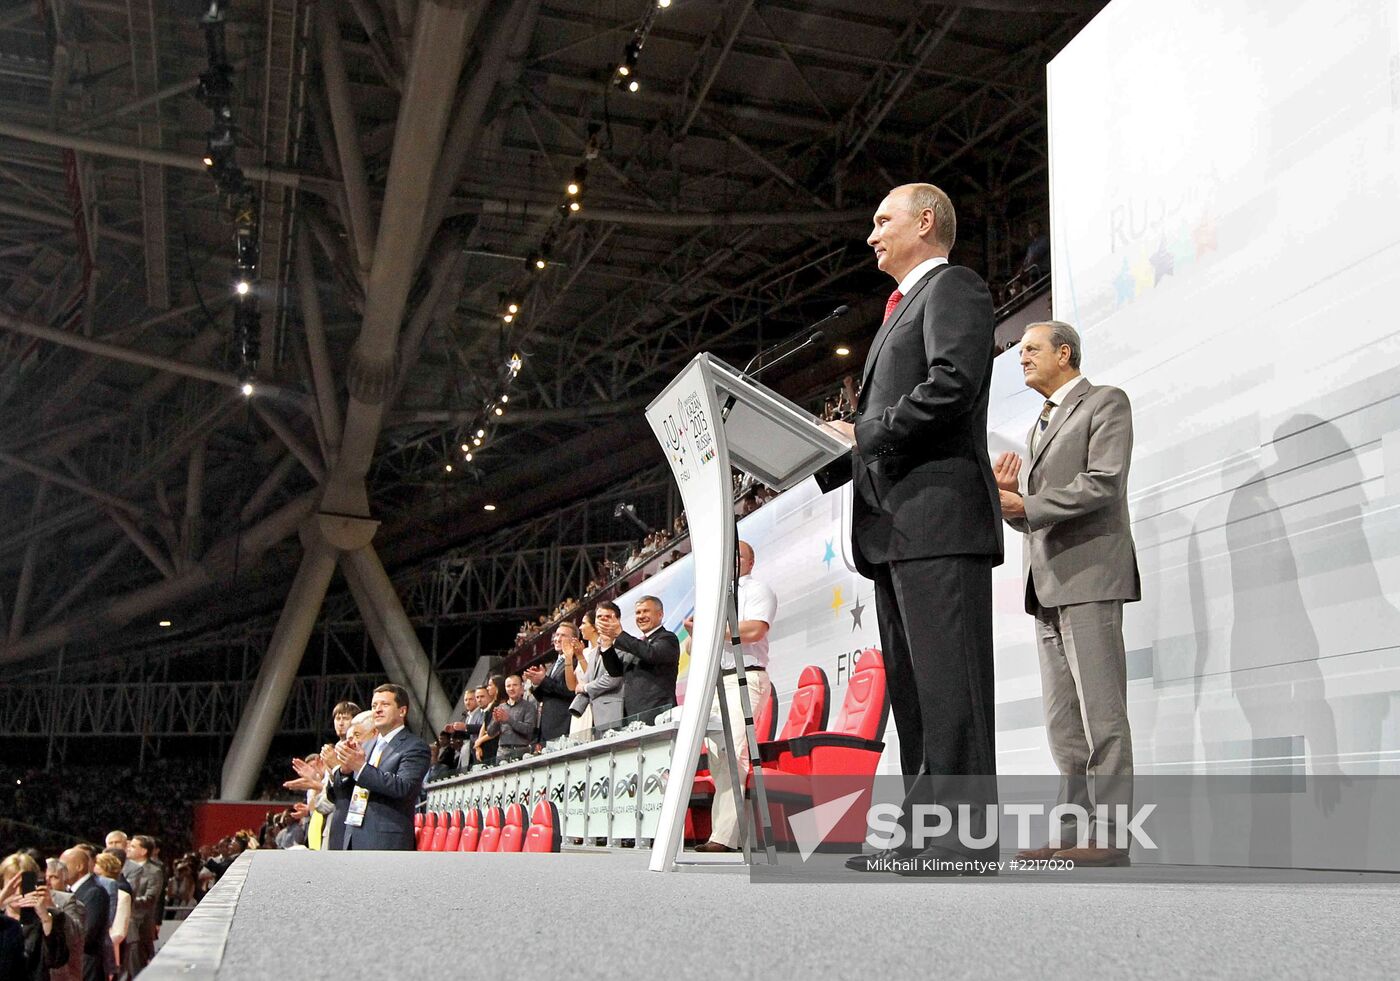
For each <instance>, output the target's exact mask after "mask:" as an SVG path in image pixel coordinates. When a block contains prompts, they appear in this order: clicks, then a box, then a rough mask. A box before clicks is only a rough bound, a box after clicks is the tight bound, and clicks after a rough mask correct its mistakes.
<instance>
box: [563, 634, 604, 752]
mask: <svg viewBox="0 0 1400 981" xmlns="http://www.w3.org/2000/svg"><path fill="white" fill-rule="evenodd" d="M593 615H594V614H593V611H592V610H586V611H584V614H583V620H582V621H581V622H580V623H579V625H578V630H579V634H580V635H581V639H575V640H574V641H573V642H572V646H570V647H568V648H565V650H564V682H565V683H566V684H567V685H568V686H569V690H570V691H575V692H578V691H583V686H584V684H586V683H587V681H588V666H589V665H590V664H592V663H593V659H594V658H595V657H597V656H598V654H597V652H596V651H595V650H594V645H595V644H596V643H597V640H598V627H597V625H596V624H595V623H594V622H593ZM592 729H593V706H592V705H587V706H585V707H584V709H583V712H582V713H581V714H579V715H575V716H574V717H573V719H572V720H571V721H570V722H569V736H570V738H573V739H587V738H588V736H589V733H590V732H591V731H592Z"/></svg>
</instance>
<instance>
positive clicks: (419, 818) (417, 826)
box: [413, 811, 423, 848]
mask: <svg viewBox="0 0 1400 981" xmlns="http://www.w3.org/2000/svg"><path fill="white" fill-rule="evenodd" d="M422 837H423V812H422V811H419V812H418V813H417V814H415V815H413V847H414V848H417V847H418V839H420V838H422Z"/></svg>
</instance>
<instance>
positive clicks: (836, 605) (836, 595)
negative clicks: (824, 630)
mask: <svg viewBox="0 0 1400 981" xmlns="http://www.w3.org/2000/svg"><path fill="white" fill-rule="evenodd" d="M845 605H846V601H845V600H844V599H842V598H841V587H840V586H833V587H832V590H831V608H832V609H833V610H840V609H841V607H843V606H845Z"/></svg>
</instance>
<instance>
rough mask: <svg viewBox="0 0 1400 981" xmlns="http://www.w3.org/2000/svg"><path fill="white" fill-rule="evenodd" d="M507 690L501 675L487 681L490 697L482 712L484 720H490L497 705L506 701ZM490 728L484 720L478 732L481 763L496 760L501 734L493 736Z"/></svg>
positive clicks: (477, 738)
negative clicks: (497, 741) (497, 745)
mask: <svg viewBox="0 0 1400 981" xmlns="http://www.w3.org/2000/svg"><path fill="white" fill-rule="evenodd" d="M505 690H506V680H505V679H504V678H502V677H501V676H500V675H492V676H491V680H490V681H488V682H487V683H486V694H487V696H488V698H489V704H487V705H486V707H485V711H483V712H482V713H481V717H482V719H483V720H484V721H489V720H490V718H491V713H492V711H494V710H495V708H496V706H497V705H500V704H501V703H502V702H504V701H505ZM489 729H490V727H489V726H487V725H485V724H484V722H483V725H482V727H481V732H480V733H478V734H477V737H476V758H477V761H478V762H480V763H495V762H496V740H497V738H499V734H497V735H496V736H493V735H491V733H490V731H489Z"/></svg>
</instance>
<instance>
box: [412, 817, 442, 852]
mask: <svg viewBox="0 0 1400 981" xmlns="http://www.w3.org/2000/svg"><path fill="white" fill-rule="evenodd" d="M422 818H423V824H422V826H421V827H420V828H419V829H418V830H417V832H415V834H416V836H417V839H418V842H417V845H418V850H419V851H420V852H426V851H428V850H430V848H431V846H432V844H433V832H435V831H436V830H437V811H429V812H428V813H426V814H424V815H422Z"/></svg>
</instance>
